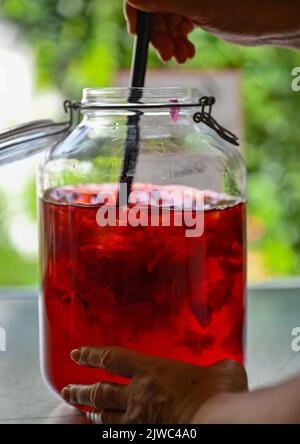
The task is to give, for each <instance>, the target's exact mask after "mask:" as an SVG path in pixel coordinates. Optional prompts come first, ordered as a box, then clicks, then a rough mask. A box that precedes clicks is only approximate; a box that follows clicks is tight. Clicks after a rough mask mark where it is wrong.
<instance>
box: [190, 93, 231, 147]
mask: <svg viewBox="0 0 300 444" xmlns="http://www.w3.org/2000/svg"><path fill="white" fill-rule="evenodd" d="M215 103H216V99H215V97H209V96H203V97H201V98H200V99H199V105H200V106H201V111H198V112H196V113H195V114H194V116H193V119H194V122H196V123H201V122H203V123H204V124H205V125H207V126H209V127H210V128H212V129H213V130H214V131H215V132H216V133H217V134H218V135H219V136H220V137H222V138H223V139H224V140H227V142H230V143H232V144H233V145H236V146H239V141H238V140H239V139H238V137H237V136H236V135H235V134H233V133H232V132H231V131H229V130H228V129H226V128H224V127H223V126H222V125H220V124H219V123H218V122H217V121H216V120H215V119H214V118H213V117H212V115H211V111H212V107H213V105H214V104H215Z"/></svg>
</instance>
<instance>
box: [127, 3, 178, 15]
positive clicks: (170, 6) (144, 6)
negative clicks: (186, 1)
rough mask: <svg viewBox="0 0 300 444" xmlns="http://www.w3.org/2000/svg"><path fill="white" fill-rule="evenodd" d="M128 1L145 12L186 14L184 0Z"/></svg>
mask: <svg viewBox="0 0 300 444" xmlns="http://www.w3.org/2000/svg"><path fill="white" fill-rule="evenodd" d="M127 3H128V4H129V5H130V6H132V7H133V8H136V9H139V10H141V11H145V12H154V13H160V12H161V13H166V14H168V13H173V14H178V15H184V13H183V12H184V7H183V6H182V0H127Z"/></svg>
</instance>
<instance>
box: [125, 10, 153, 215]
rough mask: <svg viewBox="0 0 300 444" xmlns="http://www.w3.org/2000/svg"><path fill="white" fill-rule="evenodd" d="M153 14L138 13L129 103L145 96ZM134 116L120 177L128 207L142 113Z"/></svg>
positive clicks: (129, 120) (130, 117)
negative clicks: (144, 89)
mask: <svg viewBox="0 0 300 444" xmlns="http://www.w3.org/2000/svg"><path fill="white" fill-rule="evenodd" d="M151 21H152V14H150V13H147V12H143V11H138V16H137V36H136V39H135V44H134V49H133V54H132V65H131V80H130V88H131V89H130V95H129V97H128V102H129V103H138V102H139V100H140V99H141V97H142V95H143V91H142V89H139V88H143V86H144V83H145V74H146V67H147V60H148V47H149V40H150V33H151ZM133 113H134V115H132V116H129V117H128V119H127V136H126V141H125V147H124V151H125V152H124V161H123V168H122V173H121V177H120V190H119V205H120V206H122V205H127V204H128V199H129V195H130V193H131V188H132V184H133V181H134V177H135V171H136V165H137V159H138V153H139V139H140V130H139V120H140V116H141V115H142V113H141V112H140V111H139V110H135V111H133ZM123 184H124V185H123Z"/></svg>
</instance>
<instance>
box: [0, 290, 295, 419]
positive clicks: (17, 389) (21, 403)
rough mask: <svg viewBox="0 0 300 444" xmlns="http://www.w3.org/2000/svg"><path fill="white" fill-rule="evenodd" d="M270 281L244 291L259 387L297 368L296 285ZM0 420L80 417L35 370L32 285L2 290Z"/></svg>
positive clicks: (250, 355)
mask: <svg viewBox="0 0 300 444" xmlns="http://www.w3.org/2000/svg"><path fill="white" fill-rule="evenodd" d="M281 287H282V288H280V287H279V288H278V287H276V286H272V285H271V286H270V287H268V286H267V287H266V288H263V289H259V288H256V289H252V290H250V291H249V292H248V316H247V318H248V319H247V370H248V375H249V381H250V386H251V387H252V388H255V387H262V386H265V385H269V384H273V383H276V382H278V381H281V380H284V379H286V378H287V377H289V376H291V375H293V374H295V373H297V372H300V352H293V351H292V349H291V340H292V336H291V331H292V329H293V328H294V327H296V326H300V286H298V283H297V284H296V285H289V286H288V287H289V288H284V286H281ZM0 326H1V327H3V328H5V330H6V334H7V351H5V352H1V351H0V424H1V423H2V424H7V423H14V424H17V423H34V424H37V423H51V424H53V423H85V422H87V421H86V419H85V417H84V416H82V415H81V414H79V413H78V412H76V410H74V409H72V408H70V407H68V406H66V405H64V404H62V403H61V402H60V401H59V400H58V399H56V398H55V397H54V396H53V395H52V394H51V393H50V392H49V391H48V389H47V387H46V386H45V384H44V382H43V380H42V377H41V374H40V370H39V349H38V347H39V346H38V309H37V296H36V292H35V291H34V290H27V291H25V290H23V291H22V290H15V291H13V290H1V292H0Z"/></svg>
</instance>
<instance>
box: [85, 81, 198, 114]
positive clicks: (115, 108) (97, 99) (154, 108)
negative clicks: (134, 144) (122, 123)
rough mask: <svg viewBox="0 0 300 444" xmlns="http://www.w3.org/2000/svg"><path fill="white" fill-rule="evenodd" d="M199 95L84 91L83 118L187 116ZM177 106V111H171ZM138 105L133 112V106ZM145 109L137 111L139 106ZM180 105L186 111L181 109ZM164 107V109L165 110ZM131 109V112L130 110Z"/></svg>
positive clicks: (172, 90) (160, 90)
mask: <svg viewBox="0 0 300 444" xmlns="http://www.w3.org/2000/svg"><path fill="white" fill-rule="evenodd" d="M200 96H201V94H200V91H199V90H198V89H196V88H174V87H170V88H161V87H160V88H86V89H84V90H83V95H82V101H81V104H82V105H83V106H84V107H85V109H83V110H82V112H83V114H84V115H85V117H87V118H89V117H92V118H93V117H96V116H103V115H118V116H121V115H125V116H130V115H134V114H137V113H139V112H140V113H141V114H143V115H144V116H147V115H149V116H155V115H157V116H168V115H170V114H171V116H175V118H176V114H178V113H179V112H180V114H181V115H184V114H186V115H190V114H191V113H192V112H195V108H193V107H188V105H190V104H193V103H197V102H198V101H199V98H200ZM176 103H178V104H179V106H178V108H177V107H175V108H172V109H171V108H170V104H173V105H174V106H175V105H176ZM135 104H136V105H137V106H136V107H135V106H134V108H133V109H132V107H133V105H135ZM141 104H142V105H144V106H145V105H146V106H148V107H147V108H142V107H141V108H139V106H138V105H141ZM180 104H182V105H185V106H186V107H180ZM127 105H128V108H127V107H126V106H127ZM164 105H165V107H164ZM129 107H131V108H129Z"/></svg>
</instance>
